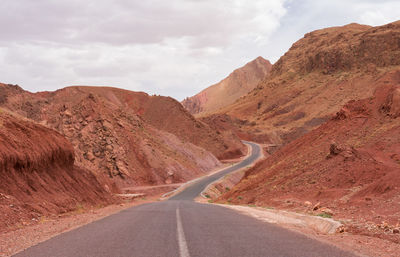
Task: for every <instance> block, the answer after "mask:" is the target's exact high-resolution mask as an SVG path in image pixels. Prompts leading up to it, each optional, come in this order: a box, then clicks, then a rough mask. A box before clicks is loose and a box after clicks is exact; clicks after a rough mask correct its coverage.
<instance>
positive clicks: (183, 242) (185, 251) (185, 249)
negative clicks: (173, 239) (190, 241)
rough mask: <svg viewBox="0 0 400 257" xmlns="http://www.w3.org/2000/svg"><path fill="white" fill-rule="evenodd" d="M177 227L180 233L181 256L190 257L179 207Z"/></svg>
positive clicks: (177, 210)
mask: <svg viewBox="0 0 400 257" xmlns="http://www.w3.org/2000/svg"><path fill="white" fill-rule="evenodd" d="M176 229H177V234H178V235H177V236H178V244H179V254H180V257H190V255H189V250H188V247H187V244H186V239H185V233H184V232H183V226H182V221H181V214H180V212H179V208H177V209H176Z"/></svg>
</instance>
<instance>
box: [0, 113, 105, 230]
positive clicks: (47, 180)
mask: <svg viewBox="0 0 400 257" xmlns="http://www.w3.org/2000/svg"><path fill="white" fill-rule="evenodd" d="M111 201H112V198H111V195H110V194H109V193H108V192H107V191H105V190H104V189H103V187H102V185H101V184H100V183H99V181H98V180H97V179H96V177H95V176H94V175H93V174H92V173H91V172H89V171H88V170H86V169H83V168H79V167H77V166H75V165H74V150H73V147H72V145H71V144H70V143H69V142H68V141H67V140H66V139H65V138H64V137H63V136H62V135H60V134H59V133H57V132H55V131H53V130H51V129H48V128H45V127H43V126H40V125H37V124H35V123H33V122H30V121H26V120H22V119H20V118H16V117H15V116H13V115H10V114H8V113H7V112H5V111H4V110H1V109H0V232H1V231H2V230H3V229H6V228H7V227H9V226H12V225H14V224H16V223H22V222H30V221H31V220H32V219H34V220H36V221H37V220H39V219H40V217H41V216H43V215H48V214H57V213H63V212H67V211H71V210H75V209H77V208H79V207H80V206H82V205H100V204H106V203H110V202H111Z"/></svg>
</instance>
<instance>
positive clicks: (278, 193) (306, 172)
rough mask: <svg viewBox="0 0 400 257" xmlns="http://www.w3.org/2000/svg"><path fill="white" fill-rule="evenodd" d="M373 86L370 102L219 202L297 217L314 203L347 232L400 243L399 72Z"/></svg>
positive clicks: (353, 104)
mask: <svg viewBox="0 0 400 257" xmlns="http://www.w3.org/2000/svg"><path fill="white" fill-rule="evenodd" d="M387 81H390V83H387ZM376 86H377V89H376V90H375V93H374V95H373V96H372V97H370V98H367V99H364V100H358V101H354V100H353V101H349V102H348V103H347V104H346V105H345V106H344V107H343V108H342V109H341V110H340V111H339V112H337V114H336V115H334V117H332V118H331V119H330V120H329V121H328V122H326V123H325V124H323V125H321V126H320V127H319V128H317V129H315V130H313V131H311V132H309V133H308V134H306V135H304V136H302V137H300V138H298V139H297V140H294V141H293V142H291V143H289V144H288V145H286V146H284V147H282V148H281V149H280V150H279V151H277V152H276V153H274V154H273V155H271V156H270V157H269V158H267V159H266V160H265V161H262V162H261V163H259V164H258V165H256V166H255V167H254V168H252V169H250V170H249V171H248V172H247V173H246V176H245V178H244V179H242V180H241V182H240V183H239V184H238V185H236V186H235V187H234V188H232V189H231V190H230V191H229V192H228V193H226V194H225V195H223V197H222V198H221V199H222V200H223V201H226V200H229V201H231V202H234V203H241V204H243V203H252V204H256V205H263V206H280V207H285V208H290V209H300V210H310V209H309V208H310V207H311V208H312V205H314V204H316V203H318V202H319V203H320V205H321V206H323V207H328V208H329V209H331V210H332V213H333V215H334V217H335V218H336V219H341V220H347V223H349V224H351V228H350V229H353V230H358V231H362V233H365V234H374V233H375V232H376V231H377V230H387V232H388V233H389V234H388V233H386V232H385V233H384V234H387V237H388V238H389V239H391V240H394V241H395V242H400V236H398V235H397V234H396V235H393V233H392V232H391V228H394V227H399V222H400V205H399V203H400V71H395V72H390V73H388V74H387V75H386V76H384V77H382V78H381V79H379V80H377V81H376ZM307 201H309V202H310V203H307ZM311 203H312V204H311ZM315 209H318V207H316V208H315ZM317 212H318V210H317ZM376 224H378V225H376ZM379 236H382V234H381V233H380V234H379ZM385 237H386V236H385Z"/></svg>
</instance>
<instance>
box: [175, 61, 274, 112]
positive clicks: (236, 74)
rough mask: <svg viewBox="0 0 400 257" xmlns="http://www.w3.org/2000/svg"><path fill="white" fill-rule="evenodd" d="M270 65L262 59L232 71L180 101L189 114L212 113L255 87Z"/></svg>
mask: <svg viewBox="0 0 400 257" xmlns="http://www.w3.org/2000/svg"><path fill="white" fill-rule="evenodd" d="M271 67H272V64H271V63H270V62H269V61H268V60H265V59H264V58H262V57H258V58H256V59H255V60H253V61H251V62H249V63H247V64H246V65H244V66H243V67H241V68H239V69H236V70H235V71H233V72H232V73H231V74H230V75H229V76H228V77H226V78H225V79H224V80H222V81H221V82H219V83H217V84H215V85H212V86H210V87H208V88H206V89H204V90H202V91H201V92H200V93H198V94H196V95H194V96H192V97H188V98H186V99H185V100H183V101H182V105H183V106H184V107H185V108H186V110H188V111H189V112H190V113H191V114H199V113H207V112H213V111H215V110H217V109H219V108H222V107H225V106H227V105H229V104H232V103H233V102H234V101H236V100H237V99H238V98H240V97H241V96H244V95H246V94H247V93H248V92H250V91H251V90H252V89H253V88H255V87H256V86H257V84H258V83H260V81H261V80H262V79H264V78H265V77H266V76H267V75H268V73H269V72H270V70H271Z"/></svg>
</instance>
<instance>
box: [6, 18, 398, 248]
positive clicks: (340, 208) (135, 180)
mask: <svg viewBox="0 0 400 257" xmlns="http://www.w3.org/2000/svg"><path fill="white" fill-rule="evenodd" d="M243 140H246V141H252V142H256V143H258V144H259V145H261V146H262V152H263V155H264V158H262V159H261V160H259V161H258V162H256V163H255V164H254V165H253V166H251V167H246V168H245V169H244V170H242V171H241V172H239V173H235V174H233V175H232V176H229V175H227V176H225V177H224V178H223V179H222V180H219V181H218V182H217V184H215V185H214V186H213V188H212V193H210V192H206V194H205V197H207V199H206V200H207V202H209V203H219V204H229V205H242V206H252V207H254V208H264V209H265V208H267V209H276V210H284V211H289V212H297V213H302V214H307V215H309V216H320V217H324V218H332V219H334V220H336V221H339V222H341V226H340V227H339V228H338V229H337V231H336V232H335V233H334V235H329V236H327V235H321V236H320V237H321V238H325V240H326V241H330V242H331V243H333V244H335V245H336V246H339V247H341V246H343V247H344V248H345V249H346V250H351V251H354V252H355V253H358V254H363V255H364V256H398V251H399V250H400V22H399V21H397V22H393V23H389V24H387V25H384V26H378V27H371V26H366V25H360V24H349V25H345V26H341V27H332V28H326V29H321V30H316V31H313V32H310V33H307V34H306V35H305V36H304V37H303V38H301V39H299V40H298V41H297V42H295V43H294V44H293V45H292V47H291V48H290V49H289V50H288V51H287V52H286V53H285V54H284V55H283V56H282V57H281V58H280V59H279V60H278V61H277V62H276V63H274V64H271V63H270V62H269V61H268V60H266V59H264V58H263V57H258V58H256V59H255V60H253V61H250V62H249V63H247V64H246V65H245V66H243V67H241V68H238V69H236V70H235V71H233V72H232V73H231V74H230V75H229V76H228V77H226V78H225V79H223V80H222V81H221V82H219V83H217V84H215V85H212V86H210V87H208V88H206V89H204V90H203V91H201V92H199V93H198V94H196V95H194V96H191V97H187V98H186V99H184V100H183V101H182V102H181V103H180V102H178V101H177V100H175V99H173V98H171V97H164V96H157V95H148V94H146V93H143V92H133V91H128V90H124V89H119V88H113V87H95V86H71V87H66V88H63V89H60V90H57V91H54V92H38V93H31V92H29V91H26V90H24V89H23V85H22V86H19V85H12V84H0V153H1V154H0V233H1V235H3V236H4V235H7V237H10V235H14V237H16V238H14V239H15V240H18V238H20V237H22V236H23V237H26V238H29V236H31V237H37V235H38V234H37V233H36V234H35V233H32V227H35V226H39V227H38V228H39V229H40V226H42V227H43V226H46V220H51V222H53V223H59V224H63V225H62V226H63V229H59V230H56V231H55V232H52V233H53V234H52V235H56V234H57V233H60V232H63V231H65V230H68V229H69V228H70V227H71V226H69V225H66V223H65V222H70V223H71V222H72V221H73V220H74V219H76V220H80V219H84V220H85V221H83V222H81V223H79V222H78V223H79V225H83V224H85V223H89V222H90V221H93V220H94V219H97V218H99V217H104V216H107V215H109V214H111V213H114V212H115V211H116V210H118V211H119V210H121V209H123V208H125V207H131V206H133V205H138V204H141V203H143V202H157V201H161V199H164V198H163V197H162V195H163V194H165V193H167V192H170V191H173V190H175V189H177V188H178V187H179V186H180V185H182V184H184V183H186V182H188V181H190V180H193V179H196V178H200V177H203V176H205V175H208V174H210V172H215V171H217V170H221V169H223V168H225V167H228V166H230V165H232V163H236V162H238V161H240V160H242V159H243V158H245V156H246V155H247V154H248V147H247V146H246V145H245V144H244V143H243ZM203 195H204V194H203ZM135 197H136V198H135ZM203 201H204V199H203ZM188 206H189V205H188ZM196 208H197V207H196ZM207 208H209V207H207ZM210 208H212V207H210ZM93 212H96V213H100V214H101V215H97V216H96V215H92V216H91V215H90V213H93ZM177 215H178V214H177ZM94 216H96V218H94ZM74 217H75V218H74ZM80 217H84V218H80ZM91 217H92V218H91ZM63 222H64V223H63ZM60 226H61V225H60ZM24 231H30V232H26V234H24ZM1 235H0V238H1ZM32 235H34V236H32ZM314 236H315V237H319V235H318V234H317V235H315V234H314ZM47 238H48V237H46V238H45V239H47ZM14 239H13V241H15V240H14ZM6 241H7V240H5V237H4V238H3V239H1V240H0V243H2V245H3V243H4V248H1V249H0V254H4V256H8V255H11V254H14V253H16V252H18V251H20V250H22V249H23V248H26V247H27V246H30V245H32V243H26V244H24V245H23V246H19V247H20V248H19V249H18V247H14V248H12V247H11V248H12V249H11V248H10V246H6V243H5V242H6ZM27 241H29V239H27ZM7 242H10V240H8V241H7ZM9 249H11V250H9Z"/></svg>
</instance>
